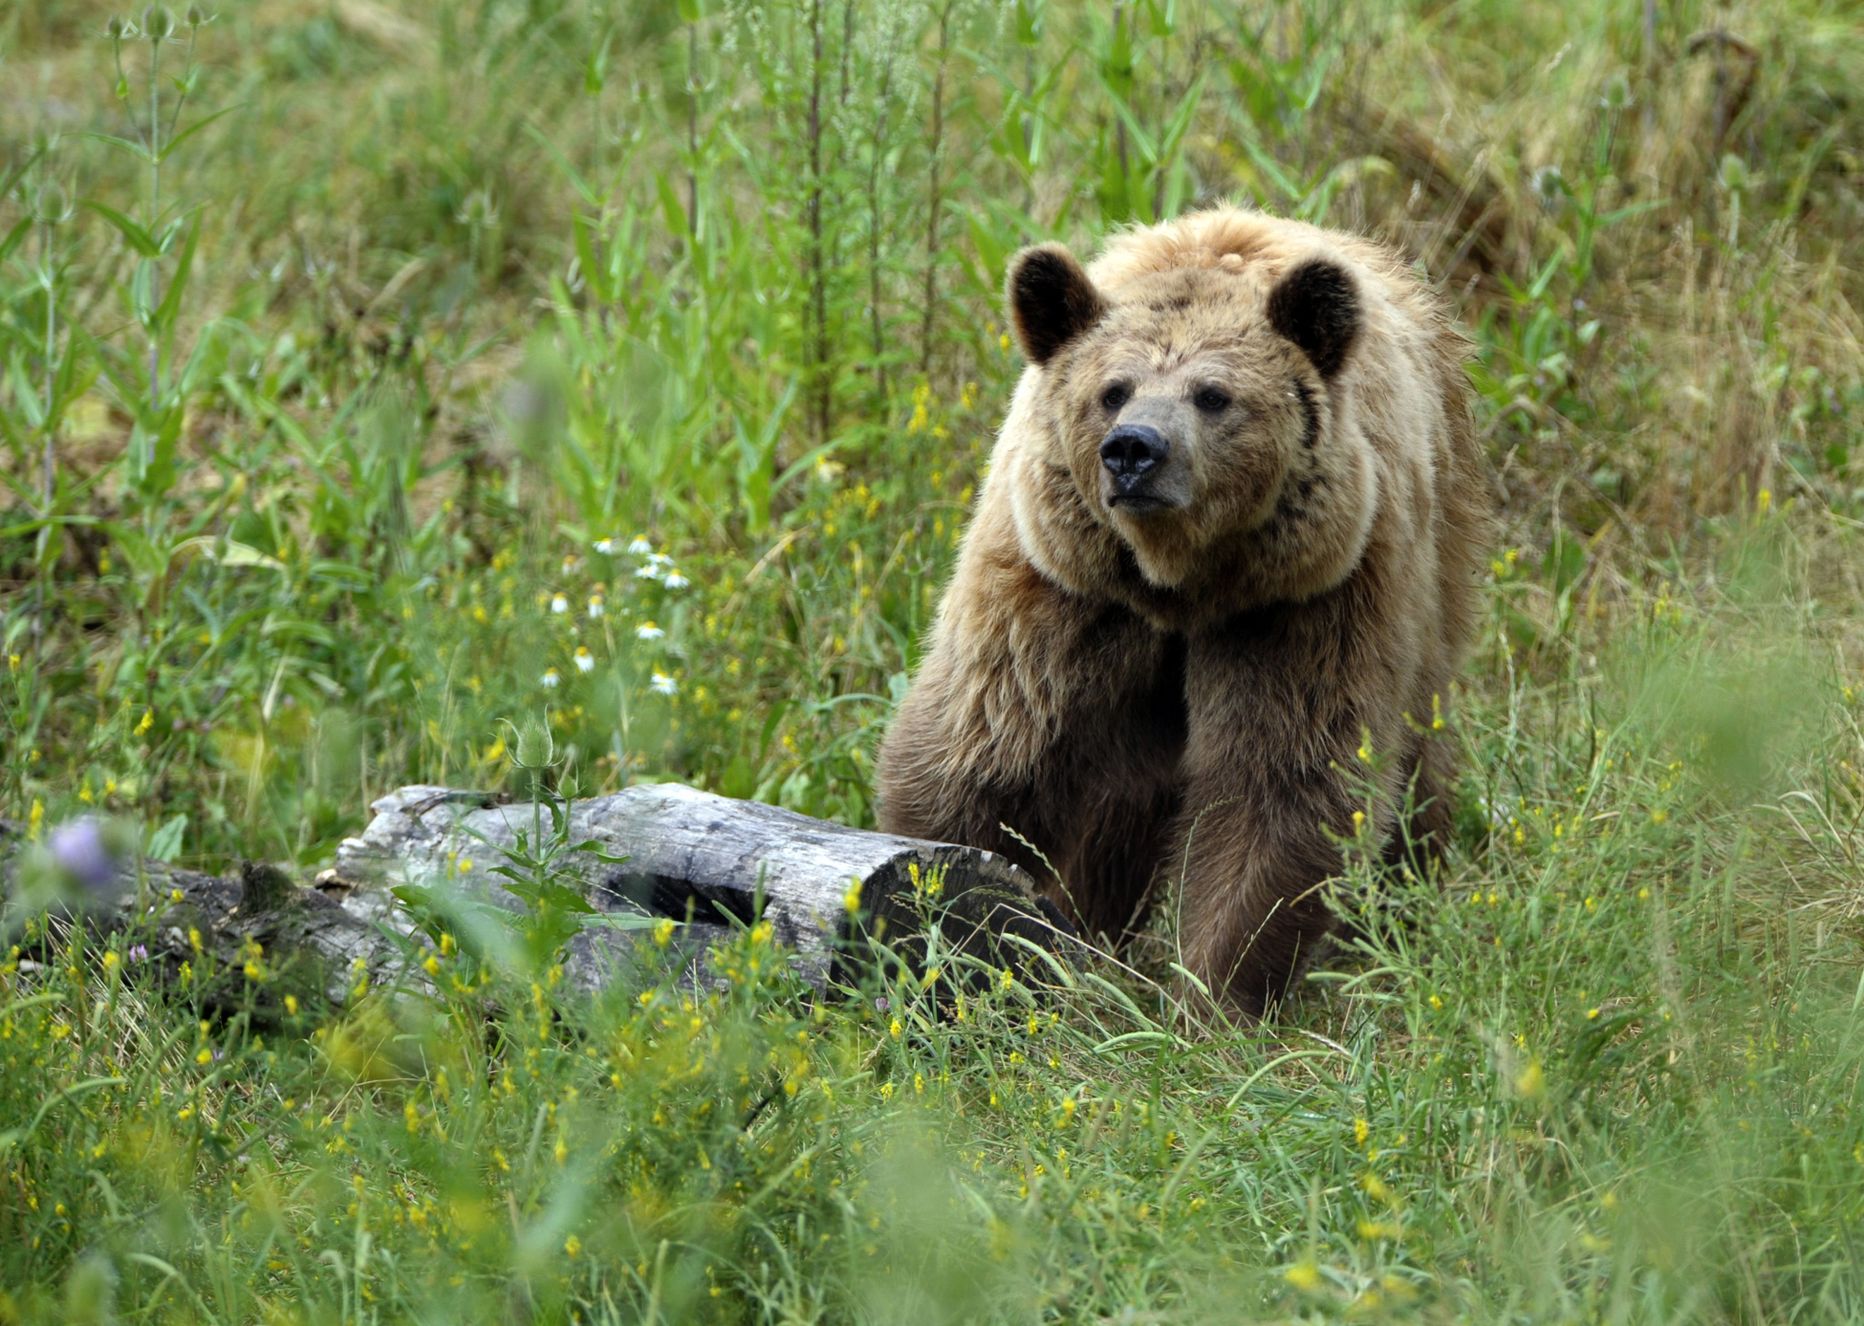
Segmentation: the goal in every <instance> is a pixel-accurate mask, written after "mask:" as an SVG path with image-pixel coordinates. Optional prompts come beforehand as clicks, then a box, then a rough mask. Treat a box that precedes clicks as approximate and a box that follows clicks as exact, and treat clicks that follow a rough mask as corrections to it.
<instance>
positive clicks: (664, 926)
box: [654, 917, 673, 948]
mask: <svg viewBox="0 0 1864 1326" xmlns="http://www.w3.org/2000/svg"><path fill="white" fill-rule="evenodd" d="M672 940H673V922H672V920H671V919H670V918H666V917H663V918H661V919H660V920H659V921H656V922H655V923H654V943H655V944H656V945H657V946H659V947H660V948H665V947H666V946H667V945H668V944H669V943H671V942H672Z"/></svg>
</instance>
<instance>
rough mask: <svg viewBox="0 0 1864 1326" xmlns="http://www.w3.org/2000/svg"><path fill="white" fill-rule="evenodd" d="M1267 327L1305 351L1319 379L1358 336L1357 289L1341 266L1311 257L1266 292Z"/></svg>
mask: <svg viewBox="0 0 1864 1326" xmlns="http://www.w3.org/2000/svg"><path fill="white" fill-rule="evenodd" d="M1269 325H1270V326H1271V327H1273V328H1275V330H1276V331H1278V332H1280V333H1281V334H1282V335H1283V336H1286V337H1287V338H1288V339H1289V340H1291V341H1293V342H1294V343H1295V344H1296V345H1298V346H1300V347H1301V349H1302V350H1303V351H1304V352H1306V354H1307V357H1308V358H1309V359H1310V360H1312V361H1313V364H1314V367H1315V368H1317V369H1319V370H1320V375H1321V376H1322V377H1323V378H1330V377H1332V376H1333V375H1334V374H1335V373H1337V372H1339V371H1340V365H1342V364H1344V363H1345V362H1346V352H1347V351H1348V350H1350V349H1352V348H1353V340H1354V338H1355V337H1357V336H1358V334H1359V288H1358V287H1357V286H1356V285H1355V284H1354V283H1353V278H1352V277H1350V276H1348V275H1347V274H1346V271H1345V269H1344V268H1341V267H1339V266H1336V265H1335V264H1333V263H1330V262H1328V261H1327V260H1326V259H1325V258H1309V259H1308V260H1307V261H1306V262H1303V263H1301V264H1299V265H1298V266H1296V267H1295V268H1293V269H1292V270H1291V271H1290V272H1289V273H1288V274H1287V275H1286V276H1284V277H1282V279H1281V281H1280V283H1279V284H1278V285H1276V287H1275V288H1274V289H1273V290H1271V291H1270V292H1269Z"/></svg>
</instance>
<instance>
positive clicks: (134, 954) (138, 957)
mask: <svg viewBox="0 0 1864 1326" xmlns="http://www.w3.org/2000/svg"><path fill="white" fill-rule="evenodd" d="M148 956H149V946H148V945H147V944H131V945H130V946H129V954H128V957H129V960H130V961H131V962H141V961H142V960H143V959H144V958H146V957H148Z"/></svg>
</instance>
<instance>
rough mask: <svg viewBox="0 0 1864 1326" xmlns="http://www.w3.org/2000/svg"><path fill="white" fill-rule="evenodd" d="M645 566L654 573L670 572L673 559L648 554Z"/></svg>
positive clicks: (665, 555) (663, 554)
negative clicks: (649, 567)
mask: <svg viewBox="0 0 1864 1326" xmlns="http://www.w3.org/2000/svg"><path fill="white" fill-rule="evenodd" d="M647 564H648V565H649V566H651V567H653V568H654V569H655V570H656V571H671V570H672V569H673V559H672V558H671V557H669V556H667V554H665V553H649V554H648V555H647Z"/></svg>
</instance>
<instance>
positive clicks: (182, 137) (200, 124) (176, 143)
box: [155, 102, 243, 161]
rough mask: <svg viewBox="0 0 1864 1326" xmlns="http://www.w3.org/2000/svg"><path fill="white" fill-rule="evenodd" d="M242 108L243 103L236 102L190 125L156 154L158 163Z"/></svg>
mask: <svg viewBox="0 0 1864 1326" xmlns="http://www.w3.org/2000/svg"><path fill="white" fill-rule="evenodd" d="M242 106H243V103H241V102H235V103H234V104H233V105H231V106H228V107H225V108H224V109H222V110H217V111H215V112H214V113H213V114H212V115H209V116H208V117H207V118H205V119H202V120H196V121H195V122H194V123H193V124H190V125H189V126H188V127H187V128H185V129H183V130H182V131H181V132H180V133H178V134H176V135H175V136H174V137H173V138H171V139H169V140H168V142H167V143H166V144H164V145H163V147H162V150H161V151H160V152H159V153H157V154H156V158H155V159H156V160H157V161H166V160H168V159H169V157H171V156H173V155H174V153H175V149H176V148H178V147H180V146H181V145H182V144H183V143H185V142H187V141H188V140H189V139H190V138H192V137H194V135H195V134H197V133H199V132H200V131H201V130H203V129H205V128H206V127H207V126H208V125H210V124H212V123H213V122H214V121H215V120H218V119H220V118H221V117H222V116H226V115H231V114H232V113H233V112H234V111H236V110H239V109H241V108H242Z"/></svg>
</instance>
